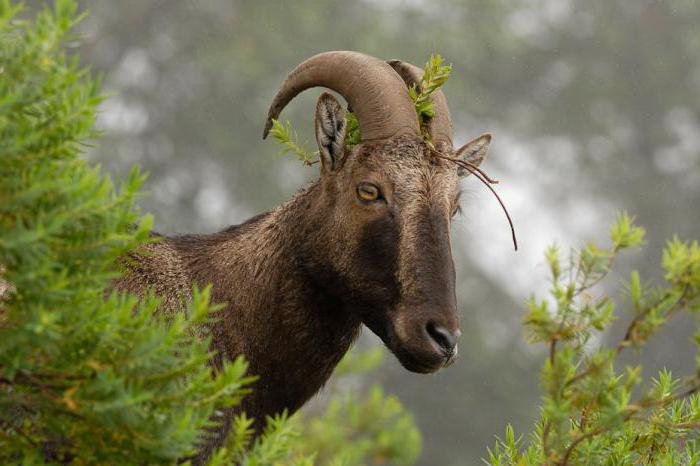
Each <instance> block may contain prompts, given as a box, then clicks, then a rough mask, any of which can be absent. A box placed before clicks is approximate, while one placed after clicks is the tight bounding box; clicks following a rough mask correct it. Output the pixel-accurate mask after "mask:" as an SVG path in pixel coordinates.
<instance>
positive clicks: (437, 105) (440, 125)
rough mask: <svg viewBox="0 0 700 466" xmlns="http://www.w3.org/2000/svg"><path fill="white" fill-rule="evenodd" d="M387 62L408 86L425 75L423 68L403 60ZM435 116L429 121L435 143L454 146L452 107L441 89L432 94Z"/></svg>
mask: <svg viewBox="0 0 700 466" xmlns="http://www.w3.org/2000/svg"><path fill="white" fill-rule="evenodd" d="M387 63H388V64H389V65H391V67H392V68H394V71H396V72H397V73H398V74H399V76H401V78H402V79H403V80H404V82H405V83H406V85H407V86H409V87H410V86H413V85H414V84H415V85H417V84H418V83H419V82H420V80H421V78H422V77H423V70H422V69H421V68H418V67H417V66H416V65H413V64H411V63H408V62H405V61H401V60H387ZM431 98H432V101H433V109H434V110H435V116H433V117H432V118H430V121H428V122H427V123H428V131H429V132H430V136H431V137H432V139H433V143H435V145H437V144H438V143H443V144H447V145H448V147H450V148H452V119H451V118H450V109H449V108H448V107H447V99H446V98H445V94H443V93H442V91H441V90H440V89H438V90H436V91H434V92H433V93H432V94H431Z"/></svg>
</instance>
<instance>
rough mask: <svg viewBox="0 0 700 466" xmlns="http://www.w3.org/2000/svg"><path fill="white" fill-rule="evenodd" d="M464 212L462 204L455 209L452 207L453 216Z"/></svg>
mask: <svg viewBox="0 0 700 466" xmlns="http://www.w3.org/2000/svg"><path fill="white" fill-rule="evenodd" d="M460 213H462V206H460V205H459V204H457V205H456V206H455V207H454V208H453V209H452V216H453V217H454V216H455V215H457V214H460Z"/></svg>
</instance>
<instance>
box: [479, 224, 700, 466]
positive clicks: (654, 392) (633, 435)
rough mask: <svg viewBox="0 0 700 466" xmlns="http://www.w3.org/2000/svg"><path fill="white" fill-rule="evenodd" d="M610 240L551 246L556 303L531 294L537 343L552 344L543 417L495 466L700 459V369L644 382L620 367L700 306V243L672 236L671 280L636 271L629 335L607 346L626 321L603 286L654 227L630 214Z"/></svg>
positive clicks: (531, 328)
mask: <svg viewBox="0 0 700 466" xmlns="http://www.w3.org/2000/svg"><path fill="white" fill-rule="evenodd" d="M610 239H611V241H612V245H611V246H610V247H609V248H600V247H598V246H596V245H594V244H588V245H586V246H585V247H584V248H582V249H580V250H573V251H571V253H570V255H569V257H568V258H566V259H565V260H562V258H561V254H560V252H559V250H558V248H557V247H556V246H552V247H550V248H549V249H548V250H547V252H546V258H547V262H548V264H549V269H550V273H551V281H552V285H551V289H550V299H549V300H536V299H534V298H533V299H531V300H530V302H529V303H528V313H527V315H526V317H525V320H524V325H525V329H526V332H527V336H528V339H529V341H530V342H532V343H538V342H543V343H545V344H546V345H547V348H548V357H547V359H546V361H545V362H544V365H543V367H542V373H541V386H542V392H543V394H542V396H543V401H542V407H541V415H540V419H539V420H538V422H537V424H536V426H535V430H534V432H533V433H532V434H531V435H530V437H529V439H528V440H527V441H523V439H522V438H519V437H516V435H515V433H514V432H513V429H512V428H511V427H510V426H509V427H508V428H507V429H506V435H505V438H503V439H498V441H497V443H496V446H495V447H494V449H493V450H489V455H488V461H487V463H488V464H492V465H541V464H547V465H562V466H564V465H591V464H608V465H633V464H635V465H636V464H654V465H669V466H670V465H695V464H698V463H700V444H698V429H699V428H700V396H699V395H698V391H699V390H700V366H699V368H698V370H696V372H695V373H694V374H689V375H687V376H684V377H681V378H677V377H674V376H673V375H672V374H671V373H670V372H669V371H667V370H665V369H664V370H663V371H661V372H660V373H659V374H658V376H657V377H655V378H652V380H651V381H650V383H649V384H642V375H641V374H642V367H641V366H635V367H629V366H625V367H623V368H622V369H620V368H619V367H616V366H619V363H618V358H619V356H620V354H621V353H623V352H625V351H628V349H629V348H635V349H639V348H641V347H642V346H643V345H644V344H645V343H646V342H647V341H648V340H649V338H650V337H651V336H652V335H654V334H655V333H656V332H657V331H658V330H659V329H660V328H661V327H663V325H664V324H665V323H666V322H667V321H668V320H669V319H671V318H672V317H673V316H674V315H676V314H678V313H681V312H690V313H693V314H697V313H698V311H700V247H699V246H698V243H697V242H696V241H694V242H684V241H681V240H679V239H678V238H674V239H672V240H670V241H668V243H667V245H666V248H665V249H664V251H663V254H662V259H661V267H662V269H663V272H664V278H665V281H666V282H665V284H663V285H661V286H657V287H653V286H651V285H648V284H646V283H645V282H644V281H643V280H642V279H641V278H640V276H639V273H638V272H636V271H634V272H632V273H631V274H630V278H629V281H628V282H627V283H626V284H624V285H623V286H622V289H620V290H619V292H620V294H621V295H622V296H623V297H624V298H625V301H626V307H628V308H629V311H630V312H631V314H632V318H631V320H630V322H629V324H628V325H627V329H626V331H625V332H624V334H623V336H622V338H621V339H619V341H617V342H616V343H615V344H613V345H612V346H607V345H601V344H598V342H599V341H600V339H601V336H602V332H604V331H606V330H607V329H609V326H610V324H611V322H612V321H613V320H614V319H615V318H616V316H615V308H616V302H615V301H614V300H613V299H612V298H611V297H609V296H607V295H605V294H599V295H596V293H594V291H593V288H594V287H595V285H597V284H598V283H600V281H601V280H603V279H604V278H605V277H606V276H607V274H608V273H609V272H610V269H611V267H612V265H613V263H614V262H615V259H616V257H617V256H618V254H619V253H620V252H622V251H623V250H626V249H634V248H637V247H639V246H640V245H641V244H642V242H643V239H644V230H643V229H642V228H640V227H637V226H635V225H634V224H633V221H632V219H631V218H630V217H629V216H627V215H626V214H623V215H621V216H620V218H619V219H618V220H617V222H616V223H615V224H614V225H613V227H612V228H611V230H610ZM695 344H696V346H697V345H698V344H700V332H699V333H697V334H696V335H695ZM698 361H699V364H700V359H698ZM638 392H641V393H642V395H641V396H635V394H636V393H638Z"/></svg>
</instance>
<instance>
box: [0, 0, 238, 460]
mask: <svg viewBox="0 0 700 466" xmlns="http://www.w3.org/2000/svg"><path fill="white" fill-rule="evenodd" d="M19 11H20V7H19V6H15V5H12V4H10V3H9V2H8V1H2V2H0V63H2V65H1V67H2V72H0V96H1V97H0V135H1V136H0V166H2V169H1V170H0V264H2V269H3V275H4V277H3V278H4V279H6V280H7V281H8V282H9V283H11V284H12V291H11V292H9V293H6V294H5V296H4V297H3V298H1V299H2V301H0V316H1V318H0V462H1V463H3V464H17V463H24V462H26V463H32V462H43V461H44V460H48V461H58V462H60V461H63V460H67V459H69V458H73V457H75V458H78V459H79V460H80V462H81V464H98V463H99V464H106V463H111V464H115V463H122V464H123V463H132V464H133V463H149V464H150V463H172V462H173V461H174V460H175V459H176V458H178V457H181V456H184V455H186V454H190V453H192V452H193V451H194V450H193V446H194V444H195V442H196V440H197V436H198V435H199V434H200V432H201V429H202V428H204V427H205V426H207V425H208V423H209V418H210V416H211V415H212V414H213V412H214V410H215V409H216V408H217V407H221V406H226V405H232V404H234V403H236V402H237V401H238V400H239V399H240V397H241V396H242V395H243V394H244V393H245V391H244V390H243V389H242V387H243V385H244V384H245V383H247V382H248V381H249V380H250V378H248V377H245V376H244V373H245V370H246V363H245V362H244V361H243V360H241V359H239V360H237V361H236V362H234V363H232V364H229V365H226V366H225V367H224V369H223V370H222V371H221V372H220V373H219V374H218V375H217V376H215V377H212V374H211V370H210V369H209V368H208V366H207V364H206V362H207V360H208V359H209V356H210V355H209V350H208V342H207V339H206V338H204V339H200V340H196V341H195V340H193V339H192V338H191V335H192V334H193V333H195V332H197V331H198V329H199V328H200V327H201V324H202V323H203V322H205V321H206V320H207V319H208V318H209V317H208V315H209V305H208V300H209V290H203V291H202V292H195V294H194V298H193V300H192V301H193V302H192V304H191V307H190V310H189V313H188V317H185V316H184V315H180V316H178V317H176V318H175V319H174V320H173V321H172V322H170V323H169V325H167V326H166V325H164V324H163V322H162V319H161V318H159V317H153V315H154V313H155V311H156V309H157V306H158V301H157V299H155V298H154V297H150V298H146V299H144V300H142V301H141V302H138V301H137V300H136V299H135V298H134V297H131V296H125V295H122V294H117V293H109V294H108V295H107V296H106V295H105V290H106V289H108V288H109V284H110V282H111V280H112V279H114V278H115V277H116V276H117V270H116V269H115V265H114V264H115V260H116V258H117V257H119V256H122V255H123V254H125V253H126V252H127V251H129V250H130V249H132V248H133V247H135V246H136V245H138V244H139V243H141V242H143V241H145V240H146V239H147V237H148V231H149V229H150V225H151V219H150V218H149V217H144V218H139V214H138V212H137V210H136V209H135V207H134V201H135V199H136V197H137V190H138V188H139V187H140V185H141V183H142V181H143V176H141V175H140V174H139V173H138V171H136V170H133V171H132V172H131V174H130V176H129V177H128V179H127V180H126V181H125V182H123V183H122V184H121V186H120V187H119V188H118V189H117V188H115V187H114V185H113V184H112V182H111V181H110V179H109V178H107V177H106V176H104V175H103V174H102V173H101V171H100V169H99V167H91V166H89V165H88V164H87V163H86V162H85V160H83V159H82V158H81V157H80V152H81V149H82V147H83V146H84V145H85V143H86V140H87V139H88V138H90V137H92V136H94V133H93V131H92V129H91V128H92V125H93V122H94V115H95V110H96V106H97V104H98V103H99V102H100V100H101V96H100V95H99V92H98V83H97V82H95V81H94V80H92V79H91V78H90V75H89V73H88V72H87V70H85V69H81V68H80V67H79V66H78V64H77V60H75V59H69V58H67V57H66V55H65V54H64V52H63V49H64V45H65V44H66V41H69V40H71V39H72V37H71V35H70V30H71V28H72V27H74V26H75V24H76V23H77V22H78V21H79V20H80V16H77V13H76V11H77V9H76V4H75V3H74V2H73V1H69V0H60V1H57V2H55V5H54V8H53V9H48V8H45V9H43V10H42V11H41V12H40V13H39V14H38V16H37V17H36V20H35V21H33V22H31V21H24V20H18V19H16V18H15V17H16V15H17V14H18V13H19ZM135 224H138V225H137V226H134V225H135Z"/></svg>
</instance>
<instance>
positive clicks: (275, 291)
mask: <svg viewBox="0 0 700 466" xmlns="http://www.w3.org/2000/svg"><path fill="white" fill-rule="evenodd" d="M316 134H317V139H318V142H319V148H320V152H321V162H322V163H321V176H320V178H319V179H318V180H316V181H315V182H313V183H311V184H310V185H309V186H307V187H306V188H304V189H302V190H301V191H299V192H298V193H297V194H296V195H295V196H294V197H292V199H291V200H289V201H288V202H286V203H284V204H282V205H281V206H279V207H278V208H276V209H274V210H272V211H270V212H267V213H264V214H261V215H258V216H257V217H254V218H252V219H250V220H249V221H247V222H246V223H244V224H241V225H238V226H234V227H229V228H227V229H225V230H223V231H221V232H219V233H215V234H211V235H191V236H177V237H171V238H162V240H161V241H159V242H157V243H154V244H148V245H146V246H144V248H143V249H144V250H143V251H138V252H136V253H134V254H132V256H131V258H132V259H134V260H131V261H127V262H126V263H127V266H128V269H129V273H127V274H126V275H125V276H124V277H123V278H121V279H120V280H119V281H118V282H117V283H116V286H117V287H118V288H121V289H125V290H130V291H133V292H136V293H140V294H142V293H144V292H145V291H146V290H147V289H149V288H154V289H155V291H156V292H157V293H158V294H159V295H161V296H163V297H164V300H165V301H164V307H165V308H166V309H168V310H169V311H171V312H177V311H178V310H179V309H181V308H182V303H183V302H186V301H187V300H188V299H189V298H190V294H189V293H190V289H191V287H192V285H193V284H198V285H199V286H205V285H207V284H209V283H211V284H212V285H213V296H212V298H213V301H214V302H216V303H222V304H224V305H225V307H224V308H223V310H221V311H219V317H220V318H221V319H220V320H218V322H217V323H215V324H213V325H212V329H211V330H212V332H211V333H212V335H213V346H214V350H215V351H216V357H215V360H214V361H212V362H213V363H214V364H215V366H219V365H220V364H221V362H222V360H223V359H229V360H230V359H233V358H235V357H236V356H238V355H240V354H243V355H245V357H246V359H247V360H248V361H249V363H250V373H252V374H255V375H258V376H260V379H259V381H258V382H257V383H256V384H255V386H254V387H253V392H252V394H250V395H248V396H247V397H246V398H245V399H244V401H243V404H242V405H241V406H240V407H238V408H236V409H235V410H230V411H228V412H226V413H225V415H224V417H223V419H221V421H222V422H221V427H220V429H218V431H217V432H216V434H215V435H214V437H213V438H212V439H211V440H209V441H207V442H206V445H205V446H204V449H203V452H202V454H201V458H205V457H206V456H207V455H208V454H209V453H210V452H211V450H212V449H213V448H214V447H216V446H217V445H219V444H220V442H221V440H222V439H223V437H224V435H225V434H226V432H227V431H228V429H229V427H230V419H231V417H232V416H233V415H234V414H235V412H238V411H240V410H243V411H245V412H246V413H247V414H248V415H249V416H253V417H255V418H256V419H258V420H260V419H263V418H264V416H265V415H271V414H274V413H278V412H280V411H282V410H284V409H287V410H288V411H289V412H294V411H295V410H297V409H298V408H300V407H301V406H302V405H303V404H304V403H305V402H306V401H307V400H308V399H309V398H310V397H311V396H312V395H314V394H315V393H316V392H317V391H318V390H319V389H320V388H321V387H322V386H323V384H324V383H325V382H326V381H327V379H328V378H329V377H330V375H331V372H332V371H333V369H334V367H335V366H336V364H337V363H338V361H339V360H340V359H341V357H342V356H343V355H344V354H345V352H346V351H347V350H348V349H349V348H350V346H351V345H352V343H353V341H354V340H355V338H356V337H357V335H358V333H359V331H360V327H361V324H363V323H364V324H365V325H367V326H368V327H369V328H370V329H371V330H372V331H373V332H375V333H376V334H377V335H379V336H380V337H381V338H382V340H383V341H384V342H385V343H386V345H387V346H388V347H389V349H390V350H391V351H392V352H394V353H395V354H396V355H397V357H398V358H399V360H400V361H401V362H402V363H403V364H404V365H405V366H406V367H407V368H408V369H410V370H413V371H416V372H431V371H434V370H437V369H438V368H440V367H442V366H444V365H446V364H448V363H449V362H451V361H452V360H454V356H455V354H456V350H455V351H454V352H453V351H452V349H450V350H449V351H447V350H445V349H444V348H440V347H439V345H436V341H435V339H434V337H433V338H432V339H431V337H430V335H429V333H430V330H426V329H428V328H429V327H430V326H439V327H440V328H445V329H447V331H448V332H451V333H450V334H451V335H454V336H458V330H457V328H458V318H457V313H456V302H455V290H454V281H455V277H454V267H453V263H452V257H451V251H450V232H449V223H450V217H451V213H452V212H454V210H455V208H456V204H457V202H458V191H459V190H458V176H457V168H456V167H455V166H454V165H452V164H450V163H449V162H446V161H444V160H438V159H435V158H432V157H430V156H429V151H428V149H427V147H426V145H425V143H424V142H423V141H422V140H420V138H418V137H415V136H401V137H398V138H394V139H390V140H388V141H384V142H381V143H366V144H360V145H358V146H355V147H354V148H353V149H352V150H347V149H345V148H344V145H343V144H342V141H343V140H344V136H345V125H344V111H343V110H342V108H341V107H340V105H339V104H338V103H337V101H335V99H334V98H333V97H331V96H330V95H328V94H324V95H322V96H321V98H320V99H319V105H318V107H317V115H316ZM449 150H450V151H451V148H449ZM361 182H371V183H374V184H375V185H376V186H377V187H379V189H380V190H381V192H382V195H383V197H384V201H376V202H371V203H367V202H363V201H361V200H360V199H359V198H358V194H357V189H356V187H357V185H358V183H361ZM452 346H454V345H452Z"/></svg>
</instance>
